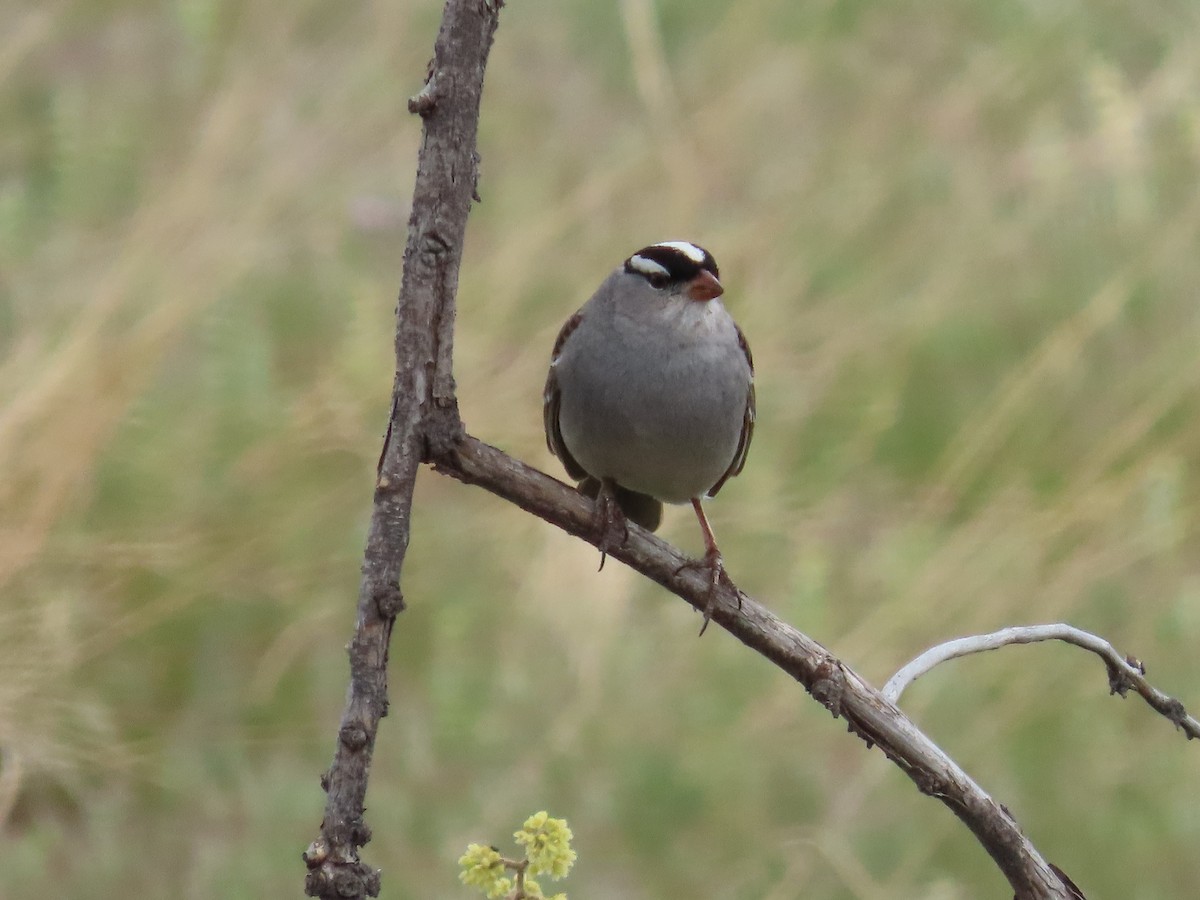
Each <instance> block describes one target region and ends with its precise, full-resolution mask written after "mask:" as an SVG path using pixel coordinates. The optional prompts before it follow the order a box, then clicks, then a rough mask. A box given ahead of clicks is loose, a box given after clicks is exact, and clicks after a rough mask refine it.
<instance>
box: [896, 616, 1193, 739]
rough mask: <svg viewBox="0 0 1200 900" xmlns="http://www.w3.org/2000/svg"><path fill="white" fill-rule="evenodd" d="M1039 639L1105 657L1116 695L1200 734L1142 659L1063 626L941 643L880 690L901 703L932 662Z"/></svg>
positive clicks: (1028, 627) (1015, 629) (1024, 628)
mask: <svg viewBox="0 0 1200 900" xmlns="http://www.w3.org/2000/svg"><path fill="white" fill-rule="evenodd" d="M1038 641H1064V642H1066V643H1068V644H1074V645H1075V646H1076V647H1082V648H1083V649H1084V650H1090V651H1091V652H1092V653H1095V654H1096V655H1097V656H1099V657H1100V658H1101V659H1102V660H1104V665H1105V667H1106V668H1107V669H1108V688H1109V690H1110V691H1111V692H1112V693H1114V694H1120V695H1121V696H1122V697H1124V696H1125V695H1126V694H1128V693H1129V692H1130V691H1131V690H1132V691H1134V692H1136V693H1137V694H1138V695H1139V696H1141V698H1142V699H1143V700H1145V701H1146V702H1147V703H1148V704H1150V708H1151V709H1153V710H1154V711H1155V712H1158V713H1160V714H1161V715H1163V716H1165V717H1166V718H1168V719H1169V720H1170V721H1171V722H1173V723H1174V724H1175V727H1176V728H1179V729H1180V730H1181V731H1183V733H1184V734H1185V735H1186V736H1187V738H1188V740H1191V739H1192V738H1200V722H1197V721H1196V719H1195V718H1193V717H1192V716H1190V715H1188V711H1187V710H1186V709H1185V708H1184V706H1183V704H1182V703H1181V702H1180V701H1179V700H1176V699H1175V698H1174V697H1170V696H1168V695H1167V694H1164V693H1163V692H1162V691H1160V690H1159V689H1158V688H1156V687H1155V686H1154V685H1152V684H1151V683H1150V682H1149V681H1147V680H1146V667H1145V666H1143V665H1142V663H1141V661H1140V660H1137V659H1135V658H1134V657H1132V656H1122V655H1121V654H1120V653H1118V652H1117V650H1116V648H1115V647H1113V645H1112V644H1110V643H1109V642H1108V641H1106V640H1104V638H1102V637H1099V636H1097V635H1094V634H1092V633H1091V632H1088V631H1083V630H1081V629H1079V628H1075V627H1073V626H1071V625H1064V624H1055V625H1020V626H1013V627H1012V628H1002V629H1001V630H1000V631H993V632H992V633H991V634H977V635H973V636H971V637H962V638H956V639H955V640H952V641H946V642H945V643H944V644H938V645H937V646H936V647H931V648H930V649H928V650H926V651H925V652H924V653H922V654H921V655H920V656H918V657H917V658H916V659H914V660H912V662H909V663H907V664H905V665H904V666H903V668H901V669H900V671H898V672H897V673H896V674H895V675H893V676H892V677H891V678H889V679H888V683H887V684H885V685H884V686H883V691H882V692H881V693H882V694H883V696H884V697H885V698H887V700H888V701H889V702H891V703H898V702H899V700H900V695H901V694H902V693H904V689H905V688H907V687H908V686H909V685H910V684H912V683H913V682H914V681H916V680H917V679H918V678H920V677H921V676H922V675H924V674H926V673H927V672H929V670H930V669H932V668H933V667H934V666H937V665H939V664H941V663H944V662H948V661H949V660H952V659H958V658H959V657H960V656H967V655H969V654H971V653H982V652H984V651H985V650H996V649H998V648H1000V647H1006V646H1008V645H1009V644H1033V643H1036V642H1038Z"/></svg>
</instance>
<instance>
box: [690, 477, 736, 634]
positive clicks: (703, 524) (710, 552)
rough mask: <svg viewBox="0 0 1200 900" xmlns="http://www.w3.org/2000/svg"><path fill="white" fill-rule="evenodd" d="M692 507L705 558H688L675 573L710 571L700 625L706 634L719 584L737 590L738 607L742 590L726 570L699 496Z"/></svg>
mask: <svg viewBox="0 0 1200 900" xmlns="http://www.w3.org/2000/svg"><path fill="white" fill-rule="evenodd" d="M692 509H694V510H695V511H696V518H697V519H699V520H700V531H701V532H703V534H704V558H703V559H690V560H688V561H687V562H685V563H684V564H683V565H682V566H680V567H679V568H678V569H676V570H675V574H676V575H678V574H679V573H680V572H682V571H683V570H684V569H708V571H709V582H708V602H707V604H706V605H705V607H704V624H703V625H701V626H700V634H704V630H705V629H706V628H708V623H709V620H710V619H712V612H713V608H714V607H715V606H716V605H717V585H718V584H720V583H721V582H722V581H724V582H725V583H726V584H727V585H729V586H730V587H732V588H733V589H734V590H735V591H737V598H738V609H741V608H742V592H741V591H738V590H737V586H736V585H734V583H733V580H732V579H731V578H730V577H729V575H728V574H727V573H726V572H725V562H724V560H723V559H722V558H721V551H720V549H719V548H718V547H717V537H716V535H715V534H713V530H712V526H711V525H709V524H708V516H706V515H704V508H703V507H702V506H701V505H700V498H699V497H693V498H692Z"/></svg>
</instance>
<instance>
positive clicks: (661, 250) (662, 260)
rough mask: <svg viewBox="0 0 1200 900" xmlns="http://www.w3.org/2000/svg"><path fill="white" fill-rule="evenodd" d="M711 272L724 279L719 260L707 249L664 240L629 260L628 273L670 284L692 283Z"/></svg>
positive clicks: (682, 242) (626, 263) (626, 266)
mask: <svg viewBox="0 0 1200 900" xmlns="http://www.w3.org/2000/svg"><path fill="white" fill-rule="evenodd" d="M705 269H707V270H708V271H709V272H711V273H712V274H713V277H715V278H720V277H721V273H720V270H718V269H717V261H716V260H715V259H713V257H712V254H711V253H709V252H708V251H707V250H705V249H704V248H703V247H700V246H697V245H696V244H693V243H691V242H690V241H663V242H662V243H659V244H651V245H650V246H649V247H643V248H642V249H641V250H639V251H638V252H637V253H635V254H633V256H631V257H629V259H627V260H625V271H626V272H630V273H633V274H637V275H642V276H644V277H645V278H649V279H653V278H666V279H667V280H668V281H670V282H674V283H682V282H687V281H691V280H692V279H693V278H695V277H696V276H697V275H699V274H700V272H701V271H703V270H705Z"/></svg>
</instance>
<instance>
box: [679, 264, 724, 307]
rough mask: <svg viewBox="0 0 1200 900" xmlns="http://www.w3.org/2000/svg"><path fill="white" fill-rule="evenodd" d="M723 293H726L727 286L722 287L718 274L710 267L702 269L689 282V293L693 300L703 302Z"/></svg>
mask: <svg viewBox="0 0 1200 900" xmlns="http://www.w3.org/2000/svg"><path fill="white" fill-rule="evenodd" d="M723 293H725V288H723V287H721V282H719V281H717V276H716V275H714V274H713V273H712V272H710V271H708V269H702V270H701V271H700V274H699V275H697V276H696V277H695V278H693V279H692V280H691V281H690V282H688V286H687V295H688V296H689V297H691V298H692V299H693V300H699V301H702V302H703V301H707V300H711V299H713V298H714V297H720V296H721V295H722V294H723Z"/></svg>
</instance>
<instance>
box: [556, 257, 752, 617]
mask: <svg viewBox="0 0 1200 900" xmlns="http://www.w3.org/2000/svg"><path fill="white" fill-rule="evenodd" d="M724 290H725V289H724V288H723V287H722V286H721V282H720V271H719V270H718V268H717V263H716V260H714V259H713V257H712V254H711V253H709V252H708V251H707V250H705V249H704V248H703V247H700V246H698V245H696V244H693V243H691V242H689V241H664V242H662V243H658V244H651V245H650V246H648V247H643V248H642V249H641V250H639V251H637V252H636V253H634V254H633V255H632V256H630V257H629V258H628V259H626V260H625V262H624V263H623V264H622V265H621V266H619V267H618V268H617V269H615V270H614V271H613V272H612V273H611V274H610V275H609V276H608V278H606V279H605V280H604V282H603V283H602V284H601V285H600V287H599V288H598V289H597V291H596V293H595V294H593V295H592V297H591V299H589V300H588V301H587V303H585V304H584V305H583V306H582V307H581V308H580V310H579V311H578V312H576V313H575V314H574V315H573V316H571V317H570V318H569V319H567V321H566V324H564V325H563V327H562V330H561V331H560V332H559V334H558V339H557V340H556V341H555V342H554V350H553V352H552V354H551V357H550V373H549V375H548V376H547V378H546V388H545V392H544V394H543V406H542V411H543V417H544V420H545V427H546V443H547V445H548V446H549V448H550V452H551V453H553V454H554V455H555V456H556V457H558V459H559V460H561V462H562V464H563V467H564V468H565V469H566V470H567V474H568V475H569V476H570V477H571V478H572V479H574V480H575V481H577V482H578V484H579V490H580V491H581V492H582V493H584V494H586V495H588V496H590V497H592V498H594V499H595V501H596V526H597V530H598V532H599V534H600V551H601V557H600V565H601V567H603V565H604V558H605V555H606V553H607V551H608V550H610V549H611V548H613V547H614V546H617V545H619V544H620V543H621V542H623V541H624V539H625V537H626V536H627V535H628V528H627V525H626V521H627V520H628V521H632V522H635V523H637V524H638V525H640V526H642V527H643V528H646V529H648V530H650V531H654V530H655V529H656V528H658V526H659V524H660V523H661V521H662V505H663V503H673V504H683V503H690V504H691V506H692V509H693V510H695V513H696V518H697V519H698V520H699V522H700V530H701V532H702V534H703V537H704V558H703V560H694V561H692V562H689V563H687V564H685V566H684V567H685V568H686V567H687V566H696V567H703V568H706V569H708V570H709V573H710V582H709V583H710V589H709V594H710V596H709V602H708V606H707V608H706V609H705V611H704V625H703V626H702V627H701V629H700V633H701V634H703V633H704V629H705V628H707V627H708V621H709V619H710V618H711V614H712V607H713V603H714V602H715V596H716V586H717V584H718V583H719V582H720V581H721V580H722V579H725V580H726V581H728V576H727V575H726V574H725V568H724V561H723V560H722V557H721V551H720V549H719V548H718V547H717V540H716V537H715V535H714V534H713V530H712V526H710V525H709V523H708V518H707V517H706V516H705V514H704V508H703V506H702V505H701V500H702V499H703V498H704V497H712V496H715V495H716V493H717V492H718V491H719V490H720V489H721V487H722V486H723V485H724V484H725V482H726V481H728V480H729V479H730V478H732V477H733V476H734V475H737V474H738V473H739V472H741V471H742V466H743V465H745V462H746V453H747V451H748V450H749V449H750V439H751V437H752V435H753V433H754V361H753V359H752V357H751V355H750V347H749V345H748V344H747V343H746V338H745V335H743V334H742V330H741V329H740V328H739V327H738V326H737V323H736V322H734V320H733V317H732V316H730V314H729V312H728V311H727V310H726V309H725V306H724V304H722V303H721V300H720V297H721V295H722V294H723V293H724Z"/></svg>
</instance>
